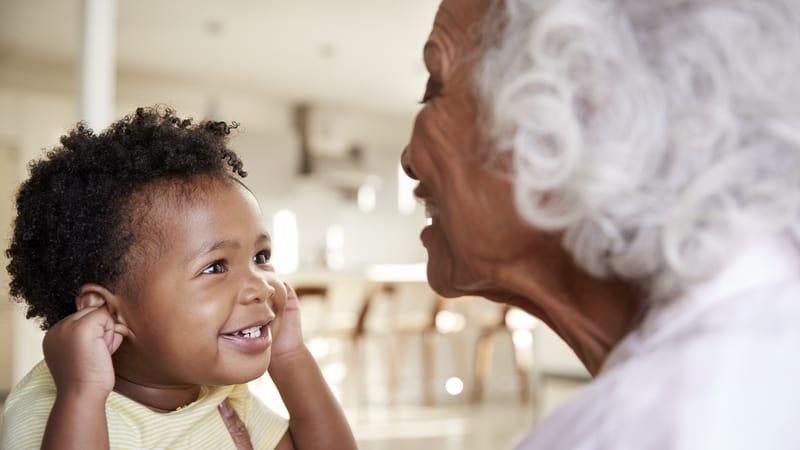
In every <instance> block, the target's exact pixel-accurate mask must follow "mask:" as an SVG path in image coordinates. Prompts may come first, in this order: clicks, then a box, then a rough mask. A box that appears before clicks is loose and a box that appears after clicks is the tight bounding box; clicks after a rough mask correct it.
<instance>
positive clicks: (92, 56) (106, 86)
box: [78, 0, 117, 132]
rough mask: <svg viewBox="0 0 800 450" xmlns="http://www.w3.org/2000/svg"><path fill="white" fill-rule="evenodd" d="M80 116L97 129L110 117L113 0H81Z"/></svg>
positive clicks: (112, 80)
mask: <svg viewBox="0 0 800 450" xmlns="http://www.w3.org/2000/svg"><path fill="white" fill-rule="evenodd" d="M82 20H83V23H82V27H81V59H80V89H79V90H78V94H79V108H78V113H79V114H80V119H81V120H85V121H86V122H87V123H88V124H89V126H90V127H91V128H92V129H94V130H95V132H99V131H100V130H102V129H103V128H105V127H106V126H108V124H109V123H111V121H112V120H113V116H114V93H115V81H116V79H115V72H116V71H115V67H116V64H115V58H116V51H115V49H116V32H117V0H83V11H82Z"/></svg>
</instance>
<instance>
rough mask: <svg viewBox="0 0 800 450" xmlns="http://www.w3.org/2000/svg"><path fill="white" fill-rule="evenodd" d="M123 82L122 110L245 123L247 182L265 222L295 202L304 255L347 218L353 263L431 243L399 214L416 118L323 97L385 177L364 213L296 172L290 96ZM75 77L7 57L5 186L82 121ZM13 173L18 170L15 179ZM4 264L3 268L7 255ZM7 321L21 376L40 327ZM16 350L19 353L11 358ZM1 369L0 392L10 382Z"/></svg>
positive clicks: (405, 258) (412, 257)
mask: <svg viewBox="0 0 800 450" xmlns="http://www.w3.org/2000/svg"><path fill="white" fill-rule="evenodd" d="M118 83H119V84H118V86H117V95H118V98H117V102H116V115H117V117H120V116H122V115H124V114H128V113H130V112H132V111H133V110H134V109H135V108H136V107H137V106H143V105H152V104H155V103H164V104H168V105H170V106H173V107H174V108H176V109H177V111H178V114H179V115H181V116H192V117H195V118H197V119H202V118H206V117H209V116H214V117H215V118H217V119H220V120H227V121H230V120H236V121H238V122H239V123H241V127H240V128H239V132H238V133H237V134H235V135H234V137H233V138H232V141H231V147H232V148H234V149H235V150H236V151H237V152H239V153H240V155H241V156H242V158H243V160H244V162H245V168H246V170H247V171H248V172H249V176H248V177H247V179H246V180H245V181H246V183H247V184H248V185H249V186H250V188H251V189H253V191H254V192H255V193H256V195H257V196H258V197H259V200H260V202H261V203H262V208H263V210H264V217H265V221H266V222H267V225H268V227H271V217H272V215H273V214H274V213H275V212H276V211H277V210H279V209H284V208H288V209H291V210H293V211H294V212H295V214H296V215H297V218H298V225H299V236H300V248H299V250H300V262H301V264H306V265H313V264H318V263H321V261H322V254H323V251H324V238H325V232H326V229H327V227H328V226H329V225H331V224H339V225H341V226H342V227H344V230H345V249H344V253H345V258H346V260H347V262H348V265H349V266H351V267H357V266H360V265H365V264H369V263H373V262H377V263H403V262H417V261H423V260H424V258H425V251H424V249H423V248H422V246H421V245H420V244H419V239H418V234H419V231H420V229H421V227H422V226H423V224H424V221H425V219H424V215H423V212H422V211H421V210H419V209H418V210H417V211H416V213H415V214H413V215H411V216H401V215H399V214H398V213H396V205H395V202H396V180H395V177H396V165H397V161H398V158H399V154H400V151H401V150H402V148H403V146H404V145H405V144H406V139H407V137H408V135H409V134H410V129H411V123H412V117H396V116H390V115H382V114H377V113H370V112H358V111H349V110H346V109H342V108H339V107H331V106H327V107H325V106H323V107H322V108H321V109H319V110H318V111H317V112H316V114H317V115H318V116H319V117H323V118H325V119H326V120H332V121H334V123H335V124H339V125H341V126H340V129H342V130H345V136H344V138H346V139H349V140H351V141H352V142H357V143H358V144H359V145H361V146H362V148H363V149H364V150H365V153H366V158H365V161H364V166H365V167H366V169H367V170H368V171H370V172H371V173H374V174H375V175H377V176H379V177H380V178H381V181H382V182H381V188H380V189H379V191H378V195H377V200H378V202H377V206H376V209H375V210H374V211H373V212H371V213H364V212H362V211H360V210H359V209H358V208H357V207H356V204H355V200H354V199H352V198H347V197H345V196H343V195H341V194H340V193H338V192H336V191H332V190H330V189H328V188H326V186H325V185H324V184H323V183H321V182H319V181H313V180H308V179H300V178H298V177H297V176H296V175H295V171H296V167H297V164H298V152H297V142H298V140H297V137H296V135H295V132H294V130H293V125H292V116H291V107H290V104H289V103H288V102H287V101H286V100H283V99H280V98H275V97H274V96H273V97H270V96H267V95H263V94H261V93H258V92H248V91H241V90H237V88H236V87H234V86H211V87H209V86H197V85H190V84H186V83H184V82H183V81H182V80H169V79H152V78H147V77H142V76H137V75H135V74H126V73H125V72H124V71H123V72H122V73H121V74H120V76H119V77H118ZM76 86H77V82H76V80H75V76H74V73H73V70H72V67H70V66H68V65H63V66H62V65H57V64H55V65H54V64H47V65H44V64H38V63H36V62H30V61H8V63H4V64H3V65H2V66H0V142H2V143H4V145H5V146H6V147H9V148H13V149H15V151H16V153H17V160H16V161H15V162H14V163H13V164H14V165H15V167H14V168H13V169H11V170H9V168H8V167H5V170H4V172H3V173H4V174H7V173H10V174H12V175H4V176H3V183H4V184H5V185H6V186H12V185H13V186H16V185H17V184H18V183H19V182H20V181H21V180H22V179H23V178H24V177H25V176H26V163H27V161H29V160H31V159H33V158H35V157H38V156H39V155H41V152H42V149H46V148H50V147H52V146H54V145H55V144H57V142H58V138H59V136H61V135H62V134H63V133H64V132H65V131H66V130H68V129H70V128H72V127H73V126H74V124H75V123H76V122H77V120H78V117H77V97H76V92H75V89H74V88H75V87H76ZM340 137H341V136H340ZM2 164H4V165H6V166H8V165H9V164H12V163H9V162H8V161H3V162H2ZM13 174H16V179H13V180H11V179H8V177H9V176H13ZM9 189H10V188H6V190H5V191H3V195H4V196H5V198H3V199H2V200H3V201H4V202H6V204H8V202H10V199H9V198H8V192H9ZM4 220H5V219H4ZM6 222H7V220H6ZM4 230H5V228H4ZM275 238H276V239H277V238H279V237H277V236H276V237H275ZM6 242H7V241H6ZM3 248H4V249H5V248H6V247H3ZM3 258H4V256H3ZM0 262H2V261H0ZM2 265H3V267H5V265H6V263H5V262H2ZM3 272H5V271H3ZM3 284H4V287H3V288H2V290H1V291H0V292H2V294H1V295H2V297H0V298H2V299H3V304H6V305H7V302H5V301H4V300H5V298H6V297H7V292H8V291H7V288H6V287H5V286H7V282H6V283H3ZM0 311H2V310H1V309H0ZM3 314H4V315H3ZM4 323H13V329H14V332H13V335H14V339H13V340H3V341H2V342H0V347H3V346H5V347H3V349H2V350H0V361H2V363H1V364H2V365H3V366H4V367H6V368H8V367H9V365H10V366H11V367H12V369H11V371H10V373H11V375H10V377H11V379H12V380H14V381H16V380H18V379H19V378H20V377H21V376H22V375H23V374H24V373H26V372H27V370H28V369H29V368H30V367H31V366H32V365H33V364H35V363H36V362H37V361H38V360H39V359H40V358H41V336H42V335H41V332H40V331H39V330H38V328H37V327H36V325H35V324H33V323H32V322H30V321H27V320H25V319H24V318H23V317H22V315H21V312H20V311H15V310H13V309H11V310H6V312H4V313H2V314H0V325H3V324H4ZM4 329H8V327H4ZM9 354H12V355H13V358H12V361H11V362H10V363H7V361H9V359H8V355H9ZM2 377H3V376H2V375H0V392H3V391H6V390H7V388H8V387H7V386H6V384H7V383H5V382H4V381H3V380H4V378H2Z"/></svg>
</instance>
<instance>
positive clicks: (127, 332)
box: [114, 322, 136, 338]
mask: <svg viewBox="0 0 800 450" xmlns="http://www.w3.org/2000/svg"><path fill="white" fill-rule="evenodd" d="M114 333H117V334H121V335H122V336H125V337H126V338H135V337H136V335H135V334H134V333H133V331H131V329H130V328H128V327H126V326H125V325H123V324H121V323H119V322H114Z"/></svg>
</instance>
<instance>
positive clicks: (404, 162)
mask: <svg viewBox="0 0 800 450" xmlns="http://www.w3.org/2000/svg"><path fill="white" fill-rule="evenodd" d="M400 165H401V166H403V172H405V173H406V175H408V176H409V177H411V178H413V179H415V180H419V178H417V174H415V173H414V169H412V168H411V158H410V157H409V156H408V145H406V148H404V149H403V153H401V154H400Z"/></svg>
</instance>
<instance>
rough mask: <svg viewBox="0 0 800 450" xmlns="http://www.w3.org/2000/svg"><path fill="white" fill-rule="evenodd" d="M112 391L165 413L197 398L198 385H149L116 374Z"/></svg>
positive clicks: (198, 393)
mask: <svg viewBox="0 0 800 450" xmlns="http://www.w3.org/2000/svg"><path fill="white" fill-rule="evenodd" d="M114 391H115V392H117V393H118V394H122V395H124V396H125V397H128V398H130V399H131V400H133V401H135V402H137V403H140V404H142V405H144V406H146V407H147V408H149V409H151V410H153V411H155V412H160V413H167V412H172V411H176V410H179V409H182V408H183V407H186V406H188V405H189V404H190V403H192V402H194V401H195V400H197V398H198V397H199V395H200V386H197V385H184V386H149V385H145V384H141V383H138V382H136V381H133V380H128V379H126V378H124V377H122V376H120V375H117V378H116V382H115V384H114Z"/></svg>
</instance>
